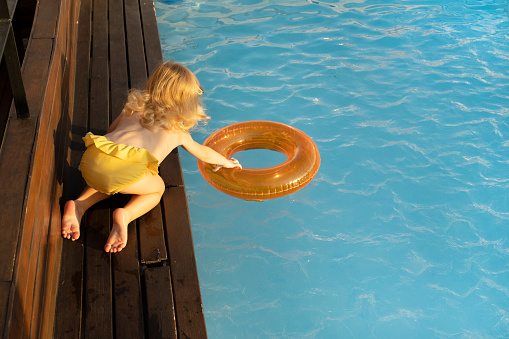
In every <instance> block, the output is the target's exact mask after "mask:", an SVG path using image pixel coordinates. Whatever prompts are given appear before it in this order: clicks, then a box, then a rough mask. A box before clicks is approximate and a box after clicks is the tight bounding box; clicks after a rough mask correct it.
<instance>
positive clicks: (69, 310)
mask: <svg viewBox="0 0 509 339" xmlns="http://www.w3.org/2000/svg"><path fill="white" fill-rule="evenodd" d="M78 22H79V25H78V32H77V42H76V76H75V86H74V87H75V88H76V89H79V90H77V91H76V92H75V97H74V108H73V118H72V120H73V123H72V127H71V145H70V147H69V152H70V158H69V171H68V173H67V178H66V179H64V182H65V193H64V197H65V199H64V200H65V201H67V200H70V199H75V198H76V197H77V196H78V195H79V193H80V192H81V191H82V190H83V188H84V182H83V178H82V177H81V173H80V172H79V170H78V166H79V163H80V160H81V155H82V152H83V151H84V150H85V145H84V144H83V141H82V140H81V137H82V136H84V135H85V133H86V131H87V130H88V126H87V124H88V107H89V105H88V100H89V92H88V88H89V68H90V42H91V24H90V23H91V0H82V1H81V4H80V11H79V21H78ZM83 89H86V90H83ZM84 234H85V231H84V230H82V236H81V237H80V239H78V240H77V241H76V242H71V241H63V244H62V257H61V264H60V277H59V288H58V293H57V300H56V311H55V318H56V319H58V321H56V322H55V328H54V335H53V337H54V338H79V337H80V334H81V319H82V299H83V291H82V290H83V260H84V242H83V239H84Z"/></svg>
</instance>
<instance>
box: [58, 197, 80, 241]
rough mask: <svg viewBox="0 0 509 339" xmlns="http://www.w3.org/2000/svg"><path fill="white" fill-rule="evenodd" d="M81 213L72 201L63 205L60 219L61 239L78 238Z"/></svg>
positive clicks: (73, 239)
mask: <svg viewBox="0 0 509 339" xmlns="http://www.w3.org/2000/svg"><path fill="white" fill-rule="evenodd" d="M81 216H82V214H81V212H80V209H79V208H78V206H77V205H76V202H75V201H74V200H69V201H68V202H66V203H65V207H64V215H63V217H62V237H64V238H66V239H71V240H72V241H75V240H77V239H78V238H79V237H80V220H81Z"/></svg>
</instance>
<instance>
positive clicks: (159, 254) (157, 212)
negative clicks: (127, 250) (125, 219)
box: [138, 205, 168, 264]
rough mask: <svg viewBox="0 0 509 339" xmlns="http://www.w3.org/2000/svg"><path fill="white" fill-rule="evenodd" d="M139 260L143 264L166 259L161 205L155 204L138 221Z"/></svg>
mask: <svg viewBox="0 0 509 339" xmlns="http://www.w3.org/2000/svg"><path fill="white" fill-rule="evenodd" d="M138 224H139V226H140V227H139V229H140V231H139V234H140V261H141V263H143V264H154V263H158V262H161V261H163V260H167V259H168V252H167V251H166V241H165V237H164V228H163V215H162V213H161V206H160V205H157V206H156V207H155V208H154V209H152V210H151V211H150V212H148V213H147V214H145V215H144V216H142V217H141V218H140V219H139V221H138Z"/></svg>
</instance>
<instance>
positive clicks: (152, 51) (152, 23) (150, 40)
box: [139, 0, 163, 75]
mask: <svg viewBox="0 0 509 339" xmlns="http://www.w3.org/2000/svg"><path fill="white" fill-rule="evenodd" d="M139 1H140V11H141V18H142V23H143V37H144V42H145V55H146V59H147V69H148V74H149V75H150V74H152V72H153V71H154V70H155V69H156V68H157V67H158V66H159V65H161V63H162V62H163V51H162V49H161V42H160V40H159V30H158V28H157V20H156V9H155V5H154V1H153V0H152V1H149V0H139Z"/></svg>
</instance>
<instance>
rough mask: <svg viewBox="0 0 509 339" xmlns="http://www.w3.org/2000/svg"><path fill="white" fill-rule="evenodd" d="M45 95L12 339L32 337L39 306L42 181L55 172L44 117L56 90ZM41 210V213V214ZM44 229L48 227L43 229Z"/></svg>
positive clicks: (22, 237) (46, 217) (24, 229)
mask: <svg viewBox="0 0 509 339" xmlns="http://www.w3.org/2000/svg"><path fill="white" fill-rule="evenodd" d="M55 74H58V66H54V67H51V66H50V71H49V73H48V77H49V78H53V77H54V76H55ZM45 87H46V91H45V93H44V97H43V101H42V103H43V105H42V108H41V109H40V116H41V117H40V119H39V126H38V129H39V133H38V134H37V135H36V139H35V143H34V146H33V147H34V149H33V154H32V161H31V163H32V164H31V168H30V171H29V170H28V169H26V170H25V173H29V174H30V176H29V180H28V183H27V188H26V192H27V193H26V194H27V196H26V197H25V202H24V204H23V205H24V208H25V211H24V219H23V226H22V233H21V235H20V239H19V240H18V244H19V246H18V253H17V255H16V257H17V266H16V272H15V279H14V281H15V284H16V292H17V293H16V294H14V298H15V300H14V301H13V306H14V307H15V308H13V312H12V319H13V321H12V323H11V328H10V333H11V335H16V336H19V335H21V336H24V335H25V336H26V335H28V336H29V335H30V334H29V332H28V333H26V331H29V330H30V326H31V320H32V319H31V318H32V309H33V307H34V302H35V305H37V304H38V301H39V299H38V297H39V294H38V293H37V292H39V291H38V290H37V289H38V288H39V287H40V286H39V285H37V282H38V281H37V278H38V275H37V268H38V256H39V250H40V244H41V239H42V238H43V237H44V234H45V232H46V227H47V226H46V225H47V221H48V220H49V212H48V210H47V209H46V208H45V206H44V202H45V201H44V199H43V200H42V205H41V206H38V204H39V194H40V192H41V191H40V190H41V186H42V182H41V178H48V177H50V171H51V170H52V168H49V167H48V166H44V161H45V157H44V152H45V150H46V147H45V146H46V140H47V136H48V133H49V130H50V127H49V118H50V116H49V115H48V114H44V112H47V111H49V110H50V109H51V105H52V103H53V97H54V94H55V87H53V86H51V85H50V86H45ZM38 208H39V210H38ZM41 225H45V226H46V227H44V226H41Z"/></svg>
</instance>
